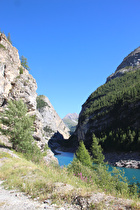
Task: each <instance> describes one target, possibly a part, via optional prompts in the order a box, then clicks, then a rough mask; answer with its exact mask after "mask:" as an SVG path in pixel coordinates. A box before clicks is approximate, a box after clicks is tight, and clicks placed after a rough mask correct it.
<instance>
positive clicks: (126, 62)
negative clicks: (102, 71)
mask: <svg viewBox="0 0 140 210" xmlns="http://www.w3.org/2000/svg"><path fill="white" fill-rule="evenodd" d="M139 68H140V47H138V48H136V49H135V50H134V51H133V52H131V53H130V54H129V55H128V56H126V57H125V58H124V59H123V61H122V63H121V64H120V65H119V66H118V67H117V69H116V71H115V73H113V74H111V75H110V76H109V77H108V78H107V82H108V81H110V80H111V79H114V78H116V77H120V76H122V75H124V74H125V73H127V72H129V71H133V70H136V69H139Z"/></svg>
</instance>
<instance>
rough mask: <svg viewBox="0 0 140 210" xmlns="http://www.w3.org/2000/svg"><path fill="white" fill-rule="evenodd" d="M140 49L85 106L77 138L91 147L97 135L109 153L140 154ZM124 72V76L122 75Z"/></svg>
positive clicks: (135, 51) (129, 57) (109, 78)
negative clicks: (112, 151)
mask: <svg viewBox="0 0 140 210" xmlns="http://www.w3.org/2000/svg"><path fill="white" fill-rule="evenodd" d="M139 59H140V48H137V49H136V50H134V51H133V52H132V53H130V54H129V55H128V56H127V57H126V58H125V59H124V60H123V62H122V63H121V64H120V65H119V67H118V68H117V71H116V72H115V73H114V74H113V75H112V76H110V77H108V79H107V83H106V84H104V85H102V86H100V87H99V88H98V89H97V90H96V91H94V92H93V93H92V94H91V95H90V96H89V98H88V99H87V101H86V102H85V103H84V104H83V106H82V110H81V113H80V116H79V121H78V126H77V129H76V132H75V134H74V135H75V137H76V138H77V140H78V141H80V140H84V141H85V144H86V145H87V147H90V145H91V142H92V134H93V133H95V134H96V136H97V137H98V138H99V141H100V143H101V144H102V146H103V148H104V149H105V150H107V149H109V150H114V149H115V150H138V148H139V146H140V141H139V136H140V133H139V125H140V111H139V110H140V82H139V81H140V63H139ZM120 72H121V73H120Z"/></svg>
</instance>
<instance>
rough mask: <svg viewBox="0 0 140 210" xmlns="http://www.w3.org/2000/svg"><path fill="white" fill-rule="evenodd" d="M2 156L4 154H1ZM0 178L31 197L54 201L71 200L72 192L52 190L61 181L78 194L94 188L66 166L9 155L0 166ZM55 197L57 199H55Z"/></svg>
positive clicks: (12, 187)
mask: <svg viewBox="0 0 140 210" xmlns="http://www.w3.org/2000/svg"><path fill="white" fill-rule="evenodd" d="M1 156H2V157H3V156H4V154H1ZM0 179H1V180H5V182H4V185H5V187H6V188H8V189H15V188H16V189H19V190H20V191H22V192H25V193H26V194H29V195H31V197H32V198H35V197H39V198H40V200H44V199H47V198H50V195H51V199H53V200H54V202H55V201H56V200H57V199H58V196H59V198H60V200H64V199H67V200H71V198H72V197H73V193H72V192H67V191H66V192H60V190H58V191H54V189H55V188H56V187H55V183H57V182H58V183H63V184H64V186H65V185H66V184H70V185H73V186H74V188H77V189H79V188H80V190H79V193H80V194H83V195H84V194H85V193H86V192H87V191H91V190H92V191H93V190H95V189H94V187H89V186H88V185H87V183H84V182H83V181H82V180H80V179H79V178H78V177H74V176H73V174H72V173H68V171H67V169H66V168H63V169H61V168H60V167H59V166H57V165H53V164H52V165H51V166H49V167H48V166H46V165H45V164H44V163H43V162H42V163H40V164H39V165H37V164H34V163H32V162H31V161H27V160H26V159H24V158H22V159H16V158H11V157H9V158H8V159H6V160H5V163H4V164H3V165H2V166H1V167H0ZM56 198H57V199H56Z"/></svg>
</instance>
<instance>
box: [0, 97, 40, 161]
mask: <svg viewBox="0 0 140 210" xmlns="http://www.w3.org/2000/svg"><path fill="white" fill-rule="evenodd" d="M34 120H35V118H34V116H33V117H30V116H29V115H28V114H27V106H26V105H25V104H24V102H23V101H22V100H19V101H9V103H8V106H7V108H6V109H5V111H4V112H3V113H2V114H1V123H2V125H1V127H0V131H1V132H2V134H4V135H7V136H8V137H9V139H10V142H11V143H12V147H13V149H15V150H16V151H19V152H22V153H24V154H26V157H27V158H28V159H32V160H34V161H38V160H39V158H40V157H41V156H40V154H41V153H40V150H39V148H38V147H37V146H36V144H35V143H34V141H33V137H32V133H33V131H34V127H33V122H34Z"/></svg>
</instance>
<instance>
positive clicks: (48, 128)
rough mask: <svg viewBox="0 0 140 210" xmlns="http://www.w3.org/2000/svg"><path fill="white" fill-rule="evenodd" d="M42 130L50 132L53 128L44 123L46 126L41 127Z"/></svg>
mask: <svg viewBox="0 0 140 210" xmlns="http://www.w3.org/2000/svg"><path fill="white" fill-rule="evenodd" d="M43 130H44V131H45V132H47V133H52V132H53V130H52V129H51V128H50V127H49V126H47V125H46V127H44V128H43Z"/></svg>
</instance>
